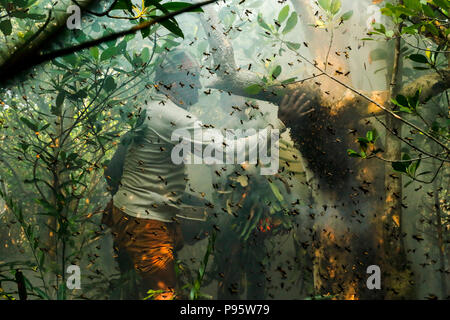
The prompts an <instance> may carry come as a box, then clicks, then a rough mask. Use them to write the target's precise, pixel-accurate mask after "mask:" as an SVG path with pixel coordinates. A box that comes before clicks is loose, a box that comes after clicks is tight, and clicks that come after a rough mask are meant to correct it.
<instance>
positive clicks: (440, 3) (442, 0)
mask: <svg viewBox="0 0 450 320" xmlns="http://www.w3.org/2000/svg"><path fill="white" fill-rule="evenodd" d="M433 2H434V4H436V6H437V7H440V8H442V9H445V10H447V9H450V3H449V1H448V0H433Z"/></svg>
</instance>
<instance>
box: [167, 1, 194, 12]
mask: <svg viewBox="0 0 450 320" xmlns="http://www.w3.org/2000/svg"><path fill="white" fill-rule="evenodd" d="M162 6H163V7H164V8H166V9H167V10H169V11H178V10H181V9H184V8H188V7H190V6H192V3H187V2H167V3H164V4H163V5H162ZM190 12H203V9H202V8H197V9H193V10H191V11H190Z"/></svg>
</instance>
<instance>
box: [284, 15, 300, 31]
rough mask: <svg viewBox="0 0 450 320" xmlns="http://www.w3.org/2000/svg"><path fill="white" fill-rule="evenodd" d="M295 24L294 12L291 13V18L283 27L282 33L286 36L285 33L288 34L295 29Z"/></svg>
mask: <svg viewBox="0 0 450 320" xmlns="http://www.w3.org/2000/svg"><path fill="white" fill-rule="evenodd" d="M297 22H298V16H297V12H295V11H294V12H292V13H291V16H290V17H289V19H288V20H287V22H286V26H285V27H284V29H283V31H282V33H283V34H286V33H288V32H290V31H291V30H292V29H294V28H295V26H296V25H297Z"/></svg>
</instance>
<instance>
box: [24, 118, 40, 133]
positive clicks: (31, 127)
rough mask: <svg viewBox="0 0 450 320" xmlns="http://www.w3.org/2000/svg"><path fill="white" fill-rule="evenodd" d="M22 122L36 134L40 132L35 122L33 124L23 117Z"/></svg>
mask: <svg viewBox="0 0 450 320" xmlns="http://www.w3.org/2000/svg"><path fill="white" fill-rule="evenodd" d="M20 121H22V122H23V123H24V124H25V125H26V126H27V127H28V128H30V129H31V130H33V131H34V132H37V131H38V126H37V125H36V124H34V123H33V122H31V121H30V120H28V119H27V118H24V117H21V118H20Z"/></svg>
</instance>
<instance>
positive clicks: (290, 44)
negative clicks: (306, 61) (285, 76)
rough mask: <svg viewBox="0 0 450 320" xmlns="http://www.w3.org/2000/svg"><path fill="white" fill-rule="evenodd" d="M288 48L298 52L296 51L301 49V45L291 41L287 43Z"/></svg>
mask: <svg viewBox="0 0 450 320" xmlns="http://www.w3.org/2000/svg"><path fill="white" fill-rule="evenodd" d="M286 46H287V47H288V48H289V49H291V50H293V51H296V50H298V49H300V46H301V45H300V43H295V42H290V41H286Z"/></svg>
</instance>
